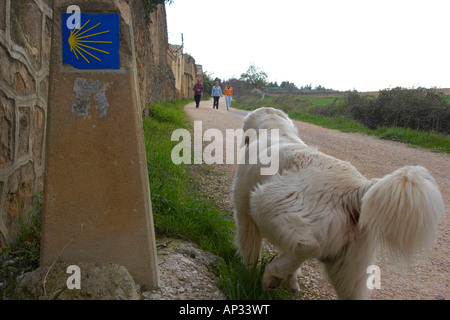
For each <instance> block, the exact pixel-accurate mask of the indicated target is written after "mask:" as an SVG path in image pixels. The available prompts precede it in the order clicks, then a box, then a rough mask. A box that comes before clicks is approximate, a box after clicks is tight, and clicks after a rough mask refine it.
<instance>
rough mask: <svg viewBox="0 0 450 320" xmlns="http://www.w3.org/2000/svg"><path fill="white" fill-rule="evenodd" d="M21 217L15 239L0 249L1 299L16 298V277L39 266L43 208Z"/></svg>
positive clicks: (37, 208)
mask: <svg viewBox="0 0 450 320" xmlns="http://www.w3.org/2000/svg"><path fill="white" fill-rule="evenodd" d="M35 207H36V208H35V210H34V211H35V212H32V213H30V214H29V215H27V218H24V217H23V216H21V217H20V218H19V230H18V232H17V234H16V235H15V237H14V240H13V241H11V242H10V243H8V244H7V245H6V246H4V247H2V248H1V250H0V283H3V286H1V287H0V300H3V299H5V300H10V299H14V290H15V287H16V278H17V277H18V276H19V275H21V274H24V273H26V272H29V271H33V270H35V269H37V268H38V267H39V256H40V239H41V225H42V218H41V217H42V209H41V205H40V203H38V204H36V205H35Z"/></svg>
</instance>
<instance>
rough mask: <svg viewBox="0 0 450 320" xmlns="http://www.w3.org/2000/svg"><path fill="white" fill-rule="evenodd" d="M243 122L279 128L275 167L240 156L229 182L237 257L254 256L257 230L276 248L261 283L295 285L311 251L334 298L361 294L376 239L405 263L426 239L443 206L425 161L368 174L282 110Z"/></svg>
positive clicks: (295, 287)
mask: <svg viewBox="0 0 450 320" xmlns="http://www.w3.org/2000/svg"><path fill="white" fill-rule="evenodd" d="M248 129H255V130H258V129H279V130H280V131H279V136H280V140H279V148H280V149H279V155H280V165H279V171H278V173H277V174H275V175H273V176H262V175H260V167H261V166H260V164H241V165H239V167H238V169H237V173H236V177H235V181H234V184H233V200H234V205H235V222H236V225H237V235H236V244H237V247H238V249H239V253H240V255H241V256H242V259H243V261H244V263H245V264H248V265H251V264H254V263H257V261H258V259H259V254H260V249H261V243H262V239H263V238H266V239H267V240H268V241H269V242H271V243H272V244H273V245H275V246H276V247H277V250H278V251H279V255H278V256H277V257H276V258H275V259H274V260H273V261H272V262H271V263H269V264H268V265H267V267H266V270H265V272H264V276H263V287H264V288H265V289H274V288H276V287H278V286H279V285H280V282H281V281H283V280H284V281H286V282H287V285H288V286H289V287H290V288H291V289H292V290H293V291H298V290H299V285H298V282H297V269H298V268H299V267H300V265H301V264H302V262H304V261H305V260H307V259H311V258H317V259H319V260H320V261H321V262H323V264H324V267H325V270H326V273H327V275H328V279H329V281H330V283H331V284H332V285H333V287H334V288H335V290H336V293H337V295H338V297H339V298H340V299H367V298H368V289H367V284H366V282H367V278H368V274H367V273H366V272H367V268H368V267H369V266H370V265H372V264H373V260H374V256H375V250H376V246H377V244H378V243H379V242H382V243H384V244H385V245H386V247H387V248H388V249H390V252H391V253H393V256H394V257H396V258H398V259H397V260H396V261H398V262H400V263H404V262H405V263H406V264H408V263H410V262H411V261H412V260H413V259H414V258H415V257H416V256H417V254H419V253H421V252H424V249H428V248H429V247H430V246H431V245H432V244H433V243H434V241H435V237H436V233H437V227H438V220H439V218H440V217H442V216H444V214H445V211H444V203H443V200H442V197H441V193H440V191H439V187H438V185H437V183H436V181H435V180H434V178H433V177H432V176H431V175H430V174H429V173H428V171H427V170H426V169H425V168H423V167H419V166H415V167H412V166H410V167H404V168H401V169H399V170H396V171H395V172H393V173H391V174H388V175H386V176H385V177H383V178H382V179H372V180H368V179H366V178H365V177H364V176H363V175H362V174H360V173H359V172H358V171H357V170H356V168H354V167H353V166H352V165H351V164H350V163H348V162H345V161H341V160H338V159H336V158H334V157H331V156H328V155H326V154H324V153H321V152H319V151H317V150H316V149H314V148H311V147H309V146H307V145H306V144H305V143H304V142H303V141H302V140H301V139H300V138H299V136H298V131H297V128H296V127H295V125H294V124H293V122H292V121H291V120H290V119H289V118H288V116H287V115H286V114H285V113H284V112H282V111H280V110H277V109H274V108H260V109H258V110H255V111H253V112H252V113H250V114H249V115H247V116H246V117H245V118H244V120H243V130H244V132H245V131H246V130H248ZM244 141H245V140H244ZM246 143H249V144H252V143H258V142H257V141H246ZM272 143H273V142H272ZM270 146H271V142H270V141H269V143H268V148H270ZM248 147H249V148H250V147H251V145H249V146H248ZM266 151H267V150H266ZM259 152H263V150H259Z"/></svg>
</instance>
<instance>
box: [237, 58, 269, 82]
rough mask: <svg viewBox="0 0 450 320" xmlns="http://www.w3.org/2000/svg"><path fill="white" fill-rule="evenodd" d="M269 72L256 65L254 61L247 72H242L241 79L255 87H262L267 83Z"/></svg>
mask: <svg viewBox="0 0 450 320" xmlns="http://www.w3.org/2000/svg"><path fill="white" fill-rule="evenodd" d="M266 79H267V73H265V72H264V71H263V70H261V69H260V68H258V67H257V66H255V65H254V64H253V63H252V64H250V66H249V67H248V69H247V72H246V73H243V74H241V81H244V82H246V83H248V84H249V85H250V86H252V87H253V88H260V87H262V86H263V85H265V84H266Z"/></svg>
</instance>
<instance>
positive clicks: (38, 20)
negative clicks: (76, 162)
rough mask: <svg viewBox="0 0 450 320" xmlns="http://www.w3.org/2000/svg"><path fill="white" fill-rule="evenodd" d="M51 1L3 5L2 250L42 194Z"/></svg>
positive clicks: (9, 0) (0, 23)
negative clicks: (37, 196) (21, 217)
mask: <svg viewBox="0 0 450 320" xmlns="http://www.w3.org/2000/svg"><path fill="white" fill-rule="evenodd" d="M51 2H52V1H50V0H34V1H32V0H30V1H25V0H2V1H0V66H1V67H0V68H1V69H0V134H1V136H0V200H1V201H0V204H1V205H0V246H2V245H4V244H5V243H6V241H7V240H8V239H9V237H10V235H11V234H13V233H14V232H15V230H16V229H17V225H18V219H19V216H23V215H27V214H29V213H30V212H31V211H32V208H33V205H34V204H35V196H36V194H38V193H39V192H40V191H42V174H43V170H44V152H45V150H44V145H45V130H46V115H47V91H48V74H49V59H50V46H51V44H50V42H51V41H50V39H51V17H52V10H51V6H52V3H51Z"/></svg>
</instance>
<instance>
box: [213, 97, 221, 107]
mask: <svg viewBox="0 0 450 320" xmlns="http://www.w3.org/2000/svg"><path fill="white" fill-rule="evenodd" d="M219 98H220V97H214V104H213V109H214V107H216V109H219Z"/></svg>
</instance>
